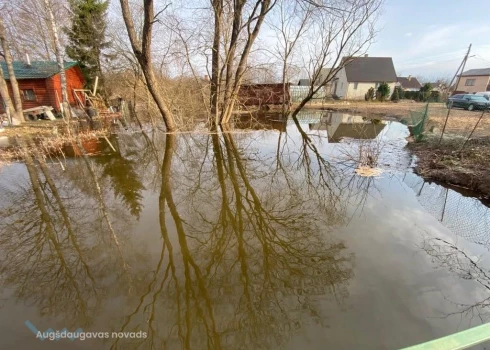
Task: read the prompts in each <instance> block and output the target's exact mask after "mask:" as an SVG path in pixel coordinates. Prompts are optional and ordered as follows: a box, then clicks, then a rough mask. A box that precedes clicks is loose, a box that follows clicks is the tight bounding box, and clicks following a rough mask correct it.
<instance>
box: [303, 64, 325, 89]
mask: <svg viewBox="0 0 490 350" xmlns="http://www.w3.org/2000/svg"><path fill="white" fill-rule="evenodd" d="M330 70H331V68H322V69H321V70H320V74H318V77H317V79H316V80H315V86H318V85H320V84H321V83H322V82H323V81H324V80H325V79H326V78H327V77H328V73H330ZM331 85H332V79H330V81H329V82H328V83H327V84H326V85H325V91H327V92H330V90H331ZM298 86H311V79H310V78H305V79H300V80H299V82H298Z"/></svg>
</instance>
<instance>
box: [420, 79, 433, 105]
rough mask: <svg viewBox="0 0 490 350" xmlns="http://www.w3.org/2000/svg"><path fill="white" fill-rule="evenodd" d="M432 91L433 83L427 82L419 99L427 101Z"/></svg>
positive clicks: (421, 89)
mask: <svg viewBox="0 0 490 350" xmlns="http://www.w3.org/2000/svg"><path fill="white" fill-rule="evenodd" d="M431 91H432V84H431V83H425V84H424V86H422V87H421V88H420V94H419V99H420V100H421V101H424V102H425V101H427V100H428V99H429V97H430V95H431Z"/></svg>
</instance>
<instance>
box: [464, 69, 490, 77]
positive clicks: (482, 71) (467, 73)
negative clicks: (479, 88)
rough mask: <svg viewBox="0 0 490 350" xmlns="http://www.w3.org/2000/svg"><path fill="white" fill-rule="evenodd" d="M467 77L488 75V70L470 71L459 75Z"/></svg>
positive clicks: (489, 72)
mask: <svg viewBox="0 0 490 350" xmlns="http://www.w3.org/2000/svg"><path fill="white" fill-rule="evenodd" d="M469 75H490V68H480V69H470V70H467V71H466V72H463V74H461V76H463V77H465V76H469Z"/></svg>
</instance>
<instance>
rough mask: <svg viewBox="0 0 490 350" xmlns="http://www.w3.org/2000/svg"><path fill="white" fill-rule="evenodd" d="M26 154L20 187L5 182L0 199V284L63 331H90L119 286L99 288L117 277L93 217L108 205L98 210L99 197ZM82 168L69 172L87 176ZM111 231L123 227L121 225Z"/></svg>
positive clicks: (72, 164)
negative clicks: (57, 321)
mask: <svg viewBox="0 0 490 350" xmlns="http://www.w3.org/2000/svg"><path fill="white" fill-rule="evenodd" d="M31 151H32V150H31ZM33 154H34V158H33V157H31V155H30V153H29V152H27V145H26V144H24V156H25V166H26V170H27V175H28V177H27V179H26V180H27V181H25V182H22V181H20V180H19V181H18V182H16V183H11V184H9V188H10V189H9V190H8V191H4V193H3V198H2V203H1V206H2V207H1V210H2V213H3V218H2V221H1V223H0V232H1V234H0V247H1V250H2V254H1V255H0V266H1V268H0V273H1V277H2V282H3V283H2V284H3V287H4V288H5V290H6V291H8V292H10V293H13V295H14V296H15V297H16V298H17V299H18V300H21V301H24V302H26V303H28V304H29V305H36V306H37V307H38V309H39V311H40V313H41V315H47V316H62V317H64V319H66V320H67V324H66V326H69V325H70V324H72V325H76V326H86V325H90V324H92V323H93V322H94V320H95V318H96V316H97V315H98V313H99V312H100V309H101V303H102V302H103V300H104V298H105V297H107V295H108V294H110V293H109V291H110V289H109V288H114V287H115V284H117V285H119V286H120V287H123V286H124V283H123V282H121V281H120V280H119V279H116V280H113V281H112V284H111V285H110V286H107V285H104V279H105V278H106V277H107V276H108V275H109V274H110V275H111V276H117V275H118V274H119V273H121V272H120V271H121V270H122V269H121V265H120V263H119V261H118V260H117V259H114V257H113V256H114V254H112V252H113V248H111V246H110V235H108V228H107V227H106V226H104V225H103V224H104V221H103V220H102V217H100V216H99V215H98V214H99V213H100V214H102V212H104V210H105V211H106V212H107V211H108V210H109V206H107V205H106V206H105V207H102V206H101V203H100V198H101V197H102V196H101V197H97V196H95V195H93V194H92V191H87V190H86V188H85V187H84V186H76V183H75V182H74V181H73V180H72V179H71V178H70V177H69V176H67V175H68V174H61V175H60V174H57V173H56V171H55V170H53V169H52V168H51V169H50V167H49V166H48V165H47V164H46V163H45V161H44V159H43V158H42V156H41V154H40V153H39V152H37V151H35V150H34V151H33ZM86 165H87V164H85V163H84V162H80V161H78V160H74V161H72V162H70V164H69V167H70V168H72V169H73V170H75V173H78V176H79V177H80V174H87V173H88V174H90V172H88V171H87V169H86V168H84V167H85V166H86ZM87 180H89V182H90V179H87V178H84V179H83V181H85V182H87ZM94 181H95V180H94ZM102 200H104V199H102ZM114 204H115V203H112V205H114ZM111 209H115V207H113V208H111ZM118 210H119V211H120V208H118ZM118 210H111V211H112V212H117V211H118ZM115 226H116V229H117V228H120V227H121V226H123V227H128V225H127V222H125V220H123V219H121V220H119V221H118V222H116V223H115ZM122 291H124V288H122Z"/></svg>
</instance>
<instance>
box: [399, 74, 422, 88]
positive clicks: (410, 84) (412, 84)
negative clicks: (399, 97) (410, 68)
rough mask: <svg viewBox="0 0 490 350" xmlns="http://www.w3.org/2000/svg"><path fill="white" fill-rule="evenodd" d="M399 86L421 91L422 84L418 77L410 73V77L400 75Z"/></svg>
mask: <svg viewBox="0 0 490 350" xmlns="http://www.w3.org/2000/svg"><path fill="white" fill-rule="evenodd" d="M398 86H400V87H401V88H402V89H403V91H420V88H421V87H422V85H421V84H420V82H419V81H418V80H417V78H415V77H412V76H411V75H409V76H408V77H398Z"/></svg>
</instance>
